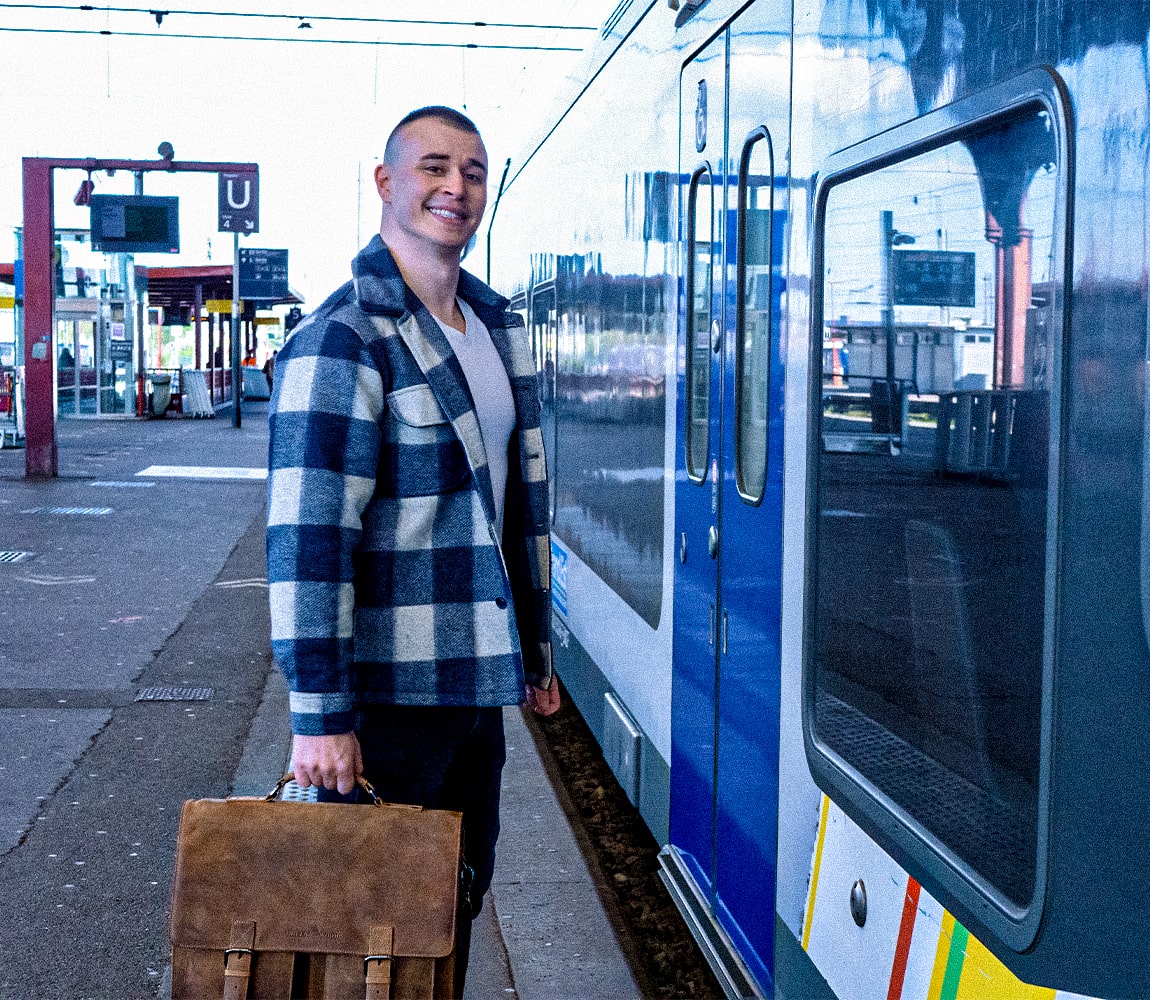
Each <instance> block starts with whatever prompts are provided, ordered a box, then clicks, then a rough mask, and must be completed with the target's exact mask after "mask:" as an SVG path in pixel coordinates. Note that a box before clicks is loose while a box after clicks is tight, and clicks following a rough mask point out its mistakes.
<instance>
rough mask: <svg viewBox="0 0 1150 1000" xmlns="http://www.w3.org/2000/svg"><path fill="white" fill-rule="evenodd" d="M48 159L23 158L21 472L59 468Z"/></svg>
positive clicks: (54, 471)
mask: <svg viewBox="0 0 1150 1000" xmlns="http://www.w3.org/2000/svg"><path fill="white" fill-rule="evenodd" d="M52 169H53V168H52V163H51V162H50V161H47V160H42V159H37V158H34V157H25V158H24V414H25V416H24V475H25V476H27V477H36V476H55V475H56V474H57V464H56V463H57V450H56V407H55V405H54V400H53V399H52V392H53V383H54V381H55V379H54V378H53V370H54V368H55V364H56V351H55V345H54V340H55V338H54V336H53V329H52V327H53V318H52V313H53V306H54V305H55V285H54V283H53V281H52V237H53V230H54V228H55V224H54V221H53V217H52Z"/></svg>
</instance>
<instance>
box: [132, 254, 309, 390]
mask: <svg viewBox="0 0 1150 1000" xmlns="http://www.w3.org/2000/svg"><path fill="white" fill-rule="evenodd" d="M145 282H146V289H147V302H148V322H149V328H150V330H152V331H154V333H153V334H152V340H151V345H150V349H149V350H148V358H149V363H150V365H151V367H150V368H149V372H152V373H154V372H164V371H171V372H172V373H173V374H174V376H175V377H176V378H177V379H178V378H179V377H180V372H181V371H182V370H186V369H189V368H190V369H191V370H193V371H200V372H203V373H204V377H205V379H206V381H207V385H208V391H209V394H210V396H211V400H212V402H213V404H218V403H222V402H226V401H227V400H230V399H231V396H232V370H231V349H232V342H231V335H232V330H231V325H232V266H231V265H230V264H223V265H211V264H207V265H199V266H192V267H150V268H148V269H147V271H146V275H145ZM302 303H303V298H302V297H301V296H300V295H299V294H298V293H297V292H295V291H292V290H291V289H290V288H289V289H288V293H287V295H285V296H283V297H282V298H278V299H261V300H260V301H259V302H258V303H257V302H241V303H240V325H239V329H238V330H237V331H236V334H237V336H239V337H240V338H241V339H240V358H241V362H242V364H243V365H244V366H254V367H260V366H262V365H263V364H264V362H265V361H266V360H267V358H268V357H269V356H270V355H271V354H272V353H273V352H274V351H275V350H277V349H278V348H279V347H280V346H281V345H282V344H283V336H284V332H283V331H284V327H283V324H282V321H281V320H280V318H279V317H278V316H275V315H267V314H266V310H269V309H272V308H274V307H275V306H277V305H302ZM261 310H264V311H265V315H260V311H261ZM173 400H174V402H173V405H175V406H178V405H179V400H178V394H177V393H175V392H173Z"/></svg>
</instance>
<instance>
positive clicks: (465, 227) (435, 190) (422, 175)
mask: <svg viewBox="0 0 1150 1000" xmlns="http://www.w3.org/2000/svg"><path fill="white" fill-rule="evenodd" d="M396 138H397V139H398V140H399V141H398V143H397V147H398V148H397V152H396V155H395V160H394V162H393V163H381V164H380V165H379V166H378V167H376V169H375V182H376V187H377V189H378V190H379V196H380V198H382V199H383V202H384V206H385V207H384V230H385V236H384V238H385V241H386V240H387V238H388V235H389V234H388V230H389V228H393V229H394V232H392V233H390V235H391V237H392V239H395V238H400V239H405V240H410V241H414V242H417V243H422V244H424V245H427V244H431V245H434V246H436V247H439V248H442V249H445V250H450V251H452V252H458V251H462V250H463V248H464V247H465V246H467V241H468V240H470V239H471V237H472V236H474V235H475V231H476V230H477V229H478V228H479V222H480V220H481V219H482V218H483V210H484V209H485V208H486V207H487V151H486V150H485V149H484V148H483V140H482V139H480V138H479V136H477V135H473V134H471V133H468V132H461V131H460V130H459V129H457V128H453V127H452V126H451V125H448V124H447V123H446V122H443V121H440V120H439V119H438V118H421V119H419V120H417V121H414V122H411V123H410V124H409V125H406V126H405V127H404V128H403V130H402V131H401V132H400V133H399V134H398V136H396Z"/></svg>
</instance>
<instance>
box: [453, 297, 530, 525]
mask: <svg viewBox="0 0 1150 1000" xmlns="http://www.w3.org/2000/svg"><path fill="white" fill-rule="evenodd" d="M456 302H458V303H459V309H460V311H461V312H462V313H463V318H464V320H466V322H467V329H466V331H465V332H463V333H460V332H459V331H458V330H456V329H455V328H454V327H452V326H448V324H446V323H444V322H443V321H442V320H440V319H439V318H438V317H436V322H437V323H439V325H440V327H441V328H442V330H443V332H444V334H445V335H446V336H447V342H448V343H449V344H451V349H452V350H453V351H455V356H456V358H458V359H459V366H460V367H461V368H462V369H463V375H464V377H465V378H466V379H467V387H468V388H469V389H470V390H471V398H472V399H474V400H475V413H476V416H477V417H478V418H479V432H480V434H482V435H483V450H484V451H486V452H487V468H488V471H489V472H490V473H491V489H492V492H493V493H494V494H495V529H496V531H497V533H498V535H497V537H499V538H502V537H503V501H504V497H505V495H506V492H507V447H508V445H509V444H510V443H511V433H512V432H513V431H514V430H515V401H514V399H513V398H512V396H511V382H510V381H509V380H508V378H507V369H506V368H504V367H503V361H502V360H501V359H500V357H499V352H498V351H497V350H496V349H495V345H494V344H493V343H492V342H491V334H490V333H489V332H488V330H487V327H486V326H485V325H484V323H483V320H481V319H480V318H479V317H478V316H476V315H475V310H474V309H472V308H471V306H469V305H468V304H467V303H466V302H464V301H463V300H462V299H456Z"/></svg>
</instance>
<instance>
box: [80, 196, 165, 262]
mask: <svg viewBox="0 0 1150 1000" xmlns="http://www.w3.org/2000/svg"><path fill="white" fill-rule="evenodd" d="M90 205H91V215H90V228H91V232H92V249H93V250H100V251H102V252H103V253H178V252H179V250H180V212H179V205H180V201H179V199H178V198H157V197H152V196H150V195H127V194H94V195H92V198H91V202H90Z"/></svg>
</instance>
